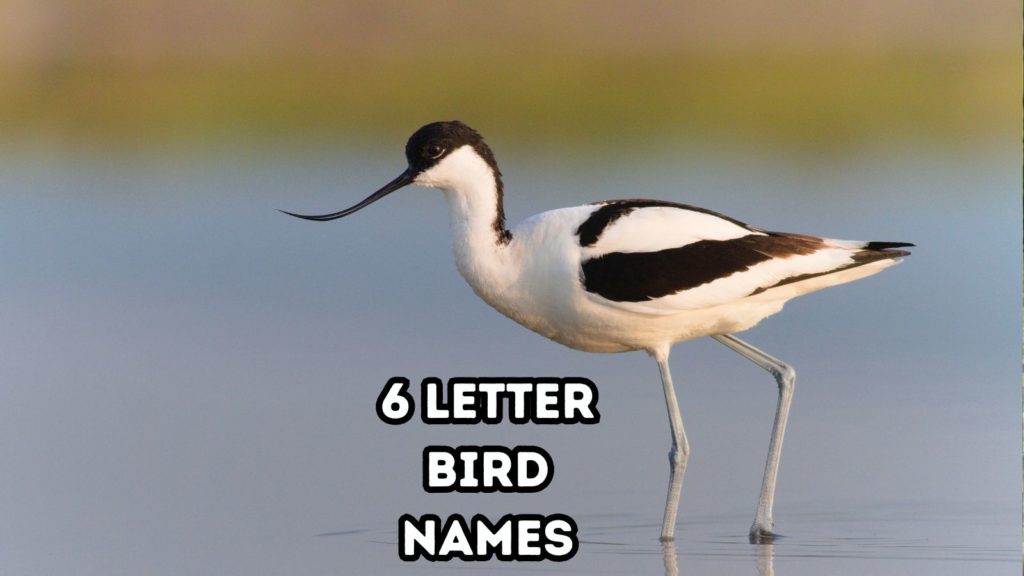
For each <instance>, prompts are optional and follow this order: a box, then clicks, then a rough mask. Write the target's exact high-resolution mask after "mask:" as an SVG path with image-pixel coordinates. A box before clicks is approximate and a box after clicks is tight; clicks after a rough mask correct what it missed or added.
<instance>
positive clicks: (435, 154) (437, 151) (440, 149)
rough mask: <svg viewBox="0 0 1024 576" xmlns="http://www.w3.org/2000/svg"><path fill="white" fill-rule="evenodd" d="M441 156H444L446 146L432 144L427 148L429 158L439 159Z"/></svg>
mask: <svg viewBox="0 0 1024 576" xmlns="http://www.w3.org/2000/svg"><path fill="white" fill-rule="evenodd" d="M441 154H444V146H441V145H440V144H431V145H429V146H427V157H428V158H439V157H440V156H441Z"/></svg>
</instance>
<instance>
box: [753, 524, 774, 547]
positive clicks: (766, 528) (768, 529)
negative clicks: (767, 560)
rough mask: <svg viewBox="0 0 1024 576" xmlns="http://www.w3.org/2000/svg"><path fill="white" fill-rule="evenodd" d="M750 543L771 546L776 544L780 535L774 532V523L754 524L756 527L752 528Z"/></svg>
mask: <svg viewBox="0 0 1024 576" xmlns="http://www.w3.org/2000/svg"><path fill="white" fill-rule="evenodd" d="M749 537H750V543H751V544H771V543H772V542H775V540H776V539H777V538H778V535H777V534H775V532H772V522H771V521H768V522H754V525H753V526H751V527H750V535H749Z"/></svg>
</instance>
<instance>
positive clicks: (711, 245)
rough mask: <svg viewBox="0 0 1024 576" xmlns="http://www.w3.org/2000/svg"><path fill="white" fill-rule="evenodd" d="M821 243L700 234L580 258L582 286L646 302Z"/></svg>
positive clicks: (622, 299)
mask: <svg viewBox="0 0 1024 576" xmlns="http://www.w3.org/2000/svg"><path fill="white" fill-rule="evenodd" d="M823 245H824V242H823V241H822V239H821V238H816V237H814V236H802V235H798V234H781V233H769V234H767V235H749V236H743V237H741V238H734V239H732V240H700V241H698V242H694V243H692V244H687V245H686V246H681V247H679V248H669V249H666V250H659V251H657V252H612V253H610V254H605V255H603V256H598V257H596V258H591V259H590V260H587V261H585V262H583V264H582V276H583V278H582V279H583V287H584V289H586V290H587V291H588V292H591V293H594V294H598V295H600V296H602V297H604V298H607V299H608V300H614V301H616V302H645V301H647V300H654V299H655V298H661V297H663V296H668V295H669V294H675V293H677V292H681V291H683V290H687V289H690V288H696V287H697V286H700V285H702V284H707V283H708V282H712V281H714V280H717V279H719V278H726V277H728V276H731V275H733V274H735V273H737V272H743V271H744V270H747V269H749V268H750V267H751V266H753V265H755V264H757V263H759V262H764V261H766V260H769V259H771V258H785V257H788V256H794V255H798V254H810V253H812V252H814V251H815V250H818V249H819V248H821V247H822V246H823ZM894 256H896V255H895V254H893V255H888V256H887V257H894ZM865 263H866V262H865Z"/></svg>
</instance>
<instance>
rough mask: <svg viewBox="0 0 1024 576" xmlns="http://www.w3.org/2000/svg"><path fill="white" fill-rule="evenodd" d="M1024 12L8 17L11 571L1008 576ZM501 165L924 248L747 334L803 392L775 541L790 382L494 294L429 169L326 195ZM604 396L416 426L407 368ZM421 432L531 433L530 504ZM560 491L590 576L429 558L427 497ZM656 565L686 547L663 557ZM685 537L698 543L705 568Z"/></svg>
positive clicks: (0, 184)
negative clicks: (627, 338) (760, 511)
mask: <svg viewBox="0 0 1024 576" xmlns="http://www.w3.org/2000/svg"><path fill="white" fill-rule="evenodd" d="M1020 10H1021V8H1020V3H1019V2H1011V1H1009V0H982V1H976V2H959V1H954V0H933V1H928V2H925V1H921V0H916V1H915V0H861V1H856V2H848V1H840V0H820V1H816V2H802V1H797V0H778V1H776V2H770V3H765V2H755V1H752V0H727V1H722V2H690V1H688V2H656V1H633V2H589V1H588V2H584V1H574V0H565V1H561V2H542V1H535V0H526V1H521V2H514V3H513V2H500V3H499V2H454V1H438V2H412V1H398V0H380V1H373V2H355V1H353V2H326V1H311V0H293V1H289V2H282V1H270V0H249V1H246V2H242V1H227V0H205V1H198V0H173V1H171V0H133V1H128V0H92V1H89V2H81V1H71V0H65V1H62V0H0V202H2V204H0V206H2V209H0V246H2V250H0V350H2V357H3V361H2V362H0V573H3V574H8V573H10V574H19V575H32V574H40V575H49V574H78V575H91V574H96V575H103V576H110V575H112V574H152V575H159V574H168V575H171V574H173V575H175V576H177V575H180V574H211V575H217V576H223V575H228V574H239V575H242V574H244V575H247V576H248V575H254V574H351V573H373V574H407V573H410V572H428V573H443V572H447V571H449V570H451V569H456V568H457V569H459V570H461V571H462V573H467V574H469V573H492V572H493V571H494V570H496V569H499V568H500V569H502V570H504V571H506V572H520V573H525V572H529V573H538V572H543V573H551V572H560V571H563V570H566V571H576V572H580V573H584V572H585V573H595V574H673V573H674V572H673V571H672V570H671V569H670V567H671V566H673V565H675V566H677V568H678V570H679V572H680V573H683V574H687V575H695V574H696V575H699V574H713V575H716V576H720V575H723V574H726V575H727V574H760V575H764V574H777V575H779V576H793V575H800V574H808V575H811V574H813V575H818V574H833V575H842V574H856V575H860V574H876V575H886V574H893V575H897V574H899V575H902V574H936V575H944V574H948V575H960V574H972V575H988V574H1013V575H1019V574H1020V559H1021V557H1020V544H1021V498H1020V496H1021V372H1020V371H1021V296H1020V294H1021V246H1022V240H1021V228H1022V227H1021V222H1022V215H1021V209H1022V203H1021V127H1022V119H1021V101H1022V98H1021V86H1022V79H1021V64H1022V58H1021V13H1020ZM453 118H457V119H461V120H463V121H466V122H467V123H469V124H470V125H472V126H474V127H475V128H477V129H478V130H480V131H481V133H483V134H484V135H485V136H486V138H487V140H488V142H489V143H490V145H491V146H492V147H493V148H494V150H495V152H496V155H497V158H498V162H499V164H500V166H501V168H502V171H503V173H504V178H505V184H506V187H507V189H506V209H507V210H506V211H507V214H508V216H509V222H510V224H511V223H515V222H518V221H520V220H522V219H523V218H525V217H527V216H528V215H530V214H534V213H536V212H540V211H542V210H547V209H552V208H557V207H561V206H571V205H576V204H581V203H584V202H590V201H595V200H600V199H606V198H633V197H654V198H661V199H666V200H673V201H677V202H684V203H689V204H694V205H697V206H702V207H706V208H709V209H713V210H717V211H720V212H723V213H725V214H728V215H730V216H732V217H735V218H737V219H739V220H741V221H745V222H749V223H751V224H753V225H756V226H760V227H764V228H767V229H775V230H784V231H792V232H801V233H807V234H816V235H823V236H832V237H838V238H849V239H861V240H881V241H909V242H915V243H916V244H917V245H918V247H917V248H916V249H915V250H914V253H913V255H912V256H911V257H909V258H907V259H906V261H905V262H904V263H903V264H901V265H900V266H898V267H895V268H893V269H891V270H887V271H885V272H884V273H882V274H880V275H878V276H875V277H872V278H869V279H865V280H863V281H860V282H856V283H853V284H850V285H845V286H842V287H837V288H834V289H830V290H827V291H823V292H818V293H814V294H811V295H807V296H805V297H803V298H801V299H799V300H798V301H794V302H792V303H790V304H789V305H787V308H786V310H785V311H784V312H783V313H782V314H780V315H778V316H777V317H773V318H771V319H768V320H766V321H765V322H763V323H762V324H761V325H760V326H757V327H756V328H754V329H752V330H750V331H748V332H747V333H746V336H745V339H747V340H749V341H750V342H752V343H753V344H755V345H757V346H760V347H762V348H764V349H765V350H767V351H769V352H770V353H772V354H773V355H776V356H778V357H780V358H782V359H784V360H786V361H787V362H790V363H791V364H793V365H794V366H795V367H796V369H797V373H798V374H799V379H798V386H797V393H796V397H795V400H794V404H793V411H792V416H791V419H790V426H789V430H788V433H787V437H786V449H785V452H784V455H783V457H782V467H781V472H780V479H779V487H778V492H777V499H776V510H775V519H776V529H777V530H778V531H779V532H780V533H782V534H783V535H784V536H786V538H784V539H782V540H780V541H779V542H778V543H776V544H775V545H774V546H773V547H755V546H750V545H749V544H748V543H747V541H746V530H747V529H748V527H749V524H750V521H751V518H752V516H753V512H754V508H755V505H756V502H757V494H758V490H759V486H760V481H761V472H762V469H763V463H764V457H765V453H766V450H767V443H768V433H769V431H770V429H771V423H772V416H773V409H774V406H775V400H776V390H775V387H774V385H773V383H772V382H771V379H770V377H768V375H766V374H764V373H763V372H762V371H760V370H758V369H757V368H756V367H754V366H753V365H751V364H749V363H747V362H744V361H743V360H742V359H740V358H739V357H737V356H735V355H734V354H732V353H730V352H728V351H727V350H725V349H724V348H723V347H721V346H718V345H716V344H715V343H713V342H705V341H696V342H690V343H685V344H681V345H678V346H676V347H675V348H674V351H673V357H672V364H673V374H674V376H675V379H676V383H677V389H678V393H679V396H680V403H681V408H682V412H683V417H684V420H685V422H686V428H687V433H688V436H689V439H690V442H691V445H692V447H693V453H692V456H691V460H690V465H689V468H688V470H687V476H686V482H685V484H684V486H683V495H682V506H681V511H680V525H679V526H680V527H679V530H678V531H677V533H678V540H677V542H676V548H675V549H672V550H668V549H666V548H663V547H662V546H661V545H660V544H659V543H658V542H657V541H656V536H657V533H658V530H659V527H660V522H661V511H662V506H663V502H664V500H663V499H664V492H665V482H666V480H667V474H666V472H667V469H666V468H667V467H666V465H665V464H666V461H665V453H666V451H667V449H668V427H667V424H666V422H665V409H664V403H663V400H662V397H661V391H660V385H659V381H658V373H657V370H656V368H655V365H654V363H653V362H651V360H650V359H649V358H647V357H646V356H645V355H643V354H640V353H632V354H619V355H597V354H584V353H580V352H576V351H572V350H568V349H566V348H563V347H560V346H557V345H555V344H552V343H551V342H548V341H546V340H544V339H543V338H540V337H538V336H536V335H535V334H532V333H529V332H527V331H526V330H524V329H522V328H520V327H518V326H516V325H514V324H513V323H511V322H510V321H508V320H507V319H505V318H503V317H501V316H500V315H499V314H498V313H496V312H494V311H493V310H491V309H490V308H488V307H487V306H486V305H485V304H484V303H483V302H481V301H479V299H477V298H476V296H475V295H474V294H473V293H472V291H471V290H470V289H469V288H468V287H467V286H466V285H465V283H464V282H463V281H462V280H461V278H459V276H458V273H457V271H456V270H455V266H454V264H453V262H452V257H451V252H450V248H449V243H450V239H449V234H448V230H447V211H446V208H445V206H444V202H443V200H442V198H441V197H440V194H438V193H436V191H431V190H423V189H417V188H410V189H408V190H404V191H402V192H400V193H396V194H394V195H392V196H389V197H388V198H387V199H386V200H385V201H382V202H379V203H377V204H374V206H373V207H372V208H370V209H367V210H365V211H362V212H360V213H359V214H358V215H355V216H353V217H351V218H346V219H345V220H343V221H338V222H333V223H327V224H318V223H310V222H305V221H300V220H296V219H292V218H288V217H286V216H283V215H281V214H280V213H278V212H277V211H276V209H279V208H280V209H286V210H292V211H296V212H300V213H301V212H305V213H325V212H333V211H337V210H340V209H342V208H345V207H347V206H350V205H352V204H354V203H355V202H357V201H358V200H361V199H363V198H364V197H365V196H367V195H368V194H369V193H370V192H372V191H373V190H376V189H377V188H378V187H379V186H381V185H382V184H384V183H385V182H387V181H389V180H390V179H391V178H393V177H394V176H395V175H396V174H398V173H399V172H400V171H401V170H403V169H404V167H405V161H404V158H403V146H404V143H405V139H406V138H407V137H408V135H409V134H411V133H412V132H413V131H414V130H415V129H416V128H418V127H419V126H420V125H422V124H424V123H426V122H430V121H434V120H439V119H453ZM500 375H521V376H545V375H551V376H570V375H571V376H582V377H587V378H590V379H591V380H593V381H594V382H595V383H596V384H597V385H598V387H599V389H600V394H601V396H600V411H601V414H602V421H601V423H600V424H599V425H596V426H562V427H542V426H507V425H501V426H471V427H457V426H453V427H440V426H425V425H423V424H421V423H418V422H416V421H413V422H409V423H408V424H405V425H402V426H387V425H385V424H383V423H381V422H380V421H379V420H378V419H377V417H376V414H375V411H374V408H373V406H374V402H375V400H376V398H377V395H378V394H379V392H380V390H381V388H382V387H383V385H384V383H385V382H386V381H387V380H388V379H389V378H391V377H392V376H405V377H408V378H409V379H410V380H412V381H413V382H418V381H419V380H420V379H422V378H424V377H427V376H437V377H440V378H442V379H445V378H448V377H454V376H500ZM428 444H447V445H452V446H455V445H460V444H503V445H510V446H511V445H517V444H522V445H539V446H541V447H543V448H545V449H546V450H547V451H548V452H549V453H550V454H551V455H552V457H553V459H554V461H555V468H556V471H555V477H554V479H553V481H552V483H551V485H550V486H549V487H548V488H547V489H545V490H544V491H543V492H541V493H537V494H527V495H514V494H492V495H453V496H446V495H434V494H426V493H424V492H423V490H422V489H421V486H420V474H421V470H420V462H421V451H422V449H423V447H424V446H426V445H428ZM456 512H460V513H463V514H467V515H471V514H474V513H483V514H486V515H488V516H489V517H490V518H492V519H494V518H498V517H500V516H501V515H502V514H504V513H531V512H532V513H553V512H563V513H567V514H569V515H571V516H572V517H573V518H574V519H576V521H577V523H578V524H579V526H580V536H581V539H582V540H583V542H584V543H583V546H582V548H581V551H580V554H579V555H578V556H577V558H575V559H574V560H572V561H571V562H569V563H567V564H564V565H553V564H547V563H544V564H537V565H533V564H522V565H520V564H510V565H501V566H498V565H496V564H483V565H474V564H463V563H455V564H450V565H448V564H437V565H434V564H430V563H422V562H421V563H415V564H411V565H406V564H403V563H402V562H401V561H399V560H398V558H397V551H396V542H397V534H396V532H397V530H396V527H397V526H396V525H397V518H398V517H399V515H401V514H403V513H412V514H426V513H435V514H439V515H441V516H446V515H448V514H451V513H456ZM666 554H668V555H667V556H666ZM676 556H678V559H677V560H678V562H676Z"/></svg>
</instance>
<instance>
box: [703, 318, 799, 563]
mask: <svg viewBox="0 0 1024 576" xmlns="http://www.w3.org/2000/svg"><path fill="white" fill-rule="evenodd" d="M712 338H714V339H715V340H718V341H719V342H721V343H722V344H724V345H726V346H727V347H729V348H730V349H731V350H733V351H734V352H737V353H738V354H740V355H741V356H743V357H744V358H746V359H748V360H750V361H751V362H753V363H754V364H757V365H758V366H760V367H761V368H764V369H765V370H767V371H768V372H770V373H771V374H772V376H774V377H775V381H776V382H777V383H778V384H779V404H778V407H777V408H776V410H775V423H774V424H773V425H772V439H771V443H770V444H769V445H768V462H767V463H766V464H765V467H764V481H763V483H762V484H761V497H760V499H759V500H758V503H757V516H755V517H754V524H753V525H752V526H751V527H750V542H751V543H752V544H761V543H766V542H771V541H772V540H773V539H774V538H775V534H774V533H773V532H772V525H773V521H772V504H773V503H774V501H775V479H776V478H777V477H778V474H779V456H780V455H781V454H782V437H783V436H784V435H785V433H786V420H787V419H788V418H789V405H790V403H791V402H792V401H793V388H794V386H795V383H796V371H795V370H793V368H792V367H791V366H790V365H788V364H786V363H785V362H782V361H781V360H779V359H778V358H774V357H772V356H770V355H768V354H766V353H764V352H762V351H761V350H758V349H757V348H755V347H753V346H751V345H750V344H747V343H746V342H744V341H742V340H740V339H739V338H737V337H735V336H732V335H730V334H722V335H717V336H712Z"/></svg>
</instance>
